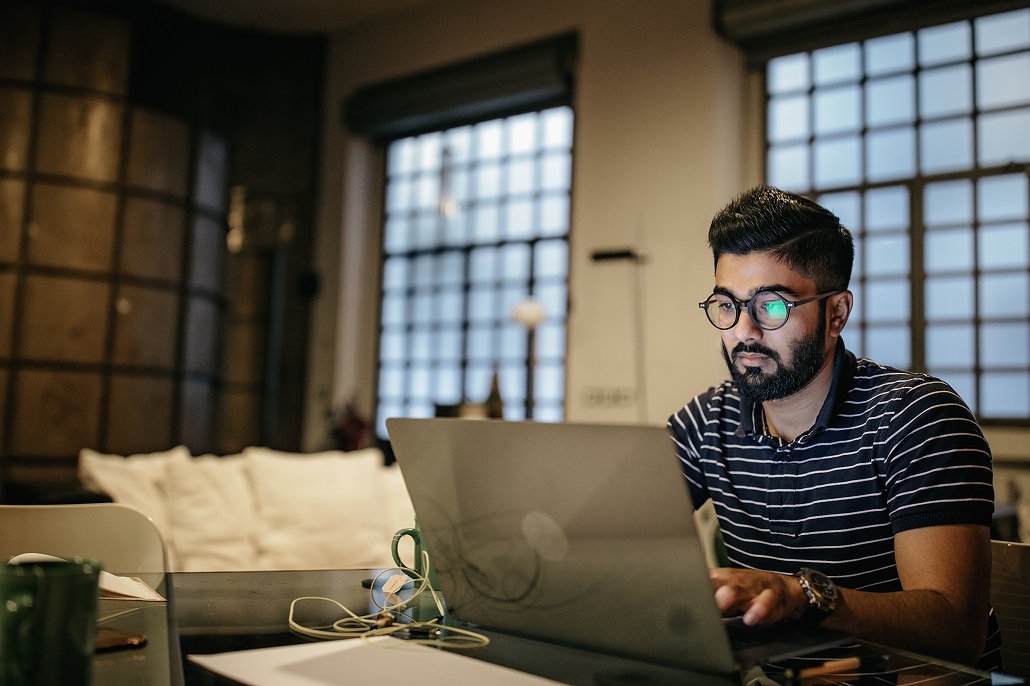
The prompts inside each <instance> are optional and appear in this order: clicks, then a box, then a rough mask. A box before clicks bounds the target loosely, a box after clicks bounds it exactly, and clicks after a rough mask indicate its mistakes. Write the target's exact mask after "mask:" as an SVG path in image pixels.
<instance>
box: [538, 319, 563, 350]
mask: <svg viewBox="0 0 1030 686" xmlns="http://www.w3.org/2000/svg"><path fill="white" fill-rule="evenodd" d="M536 356H537V358H538V359H541V360H545V359H549V358H550V359H561V358H563V357H565V327H564V326H563V325H562V324H560V323H558V322H554V321H548V322H544V323H543V324H541V325H540V326H538V327H537V328H536Z"/></svg>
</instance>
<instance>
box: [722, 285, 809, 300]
mask: <svg viewBox="0 0 1030 686" xmlns="http://www.w3.org/2000/svg"><path fill="white" fill-rule="evenodd" d="M762 291H772V292H774V293H780V294H781V295H789V296H792V297H797V295H798V292H797V291H796V290H794V289H793V288H791V287H790V286H785V285H783V284H782V283H774V284H765V285H761V286H756V287H755V288H754V289H753V290H752V291H751V293H750V294H749V295H748V297H746V298H737V296H735V295H734V294H733V293H732V292H731V291H730V289H728V288H724V287H722V286H716V287H715V288H714V289H713V290H712V292H713V293H722V294H724V295H728V296H730V297H731V298H733V299H734V300H737V301H738V302H742V301H747V300H750V299H751V298H753V297H755V294H756V293H761V292H762Z"/></svg>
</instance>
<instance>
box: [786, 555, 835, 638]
mask: <svg viewBox="0 0 1030 686" xmlns="http://www.w3.org/2000/svg"><path fill="white" fill-rule="evenodd" d="M794 576H796V577H797V579H798V582H799V583H800V584H801V588H802V590H803V591H804V592H805V595H806V596H808V609H806V610H805V611H804V613H803V614H802V615H801V619H799V620H798V621H799V622H800V623H801V624H804V625H805V626H815V625H816V624H818V623H819V622H821V621H823V620H824V619H826V618H827V617H829V616H830V613H831V612H833V608H834V607H836V606H837V586H836V584H834V583H833V581H831V580H830V577H828V576H826V575H825V574H823V573H822V572H817V571H815V570H813V569H809V568H808V567H802V568H801V569H799V570H798V571H796V572H795V573H794Z"/></svg>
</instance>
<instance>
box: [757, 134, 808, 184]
mask: <svg viewBox="0 0 1030 686" xmlns="http://www.w3.org/2000/svg"><path fill="white" fill-rule="evenodd" d="M767 164H768V165H769V168H768V170H767V171H766V176H767V177H768V179H769V183H770V184H772V185H773V186H777V187H779V188H783V189H785V190H790V189H801V190H804V189H806V188H808V185H809V181H808V146H806V145H778V146H773V147H771V148H769V153H768V163H767Z"/></svg>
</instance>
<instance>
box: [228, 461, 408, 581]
mask: <svg viewBox="0 0 1030 686" xmlns="http://www.w3.org/2000/svg"><path fill="white" fill-rule="evenodd" d="M243 456H244V459H245V460H246V462H247V470H248V473H249V475H250V483H251V486H252V488H253V493H254V501H255V503H256V506H257V532H256V535H255V541H256V544H257V558H258V566H259V567H260V568H263V569H320V568H322V569H326V568H328V569H332V568H341V567H342V568H361V567H378V566H384V565H386V564H388V562H389V560H390V538H391V537H392V535H393V531H392V530H388V529H387V524H386V523H385V521H384V512H383V510H384V507H383V502H384V501H383V489H382V485H381V483H380V478H381V473H382V472H383V454H382V452H381V451H380V450H378V449H376V448H369V449H366V450H355V451H351V452H347V453H344V452H339V451H328V452H323V453H310V454H296V453H284V452H280V451H276V450H270V449H268V448H258V447H248V448H244V450H243Z"/></svg>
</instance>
